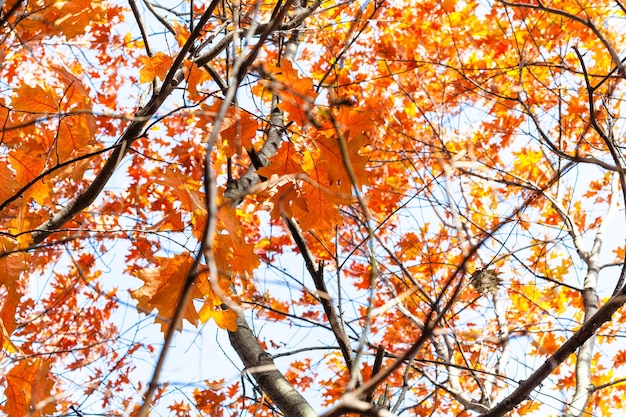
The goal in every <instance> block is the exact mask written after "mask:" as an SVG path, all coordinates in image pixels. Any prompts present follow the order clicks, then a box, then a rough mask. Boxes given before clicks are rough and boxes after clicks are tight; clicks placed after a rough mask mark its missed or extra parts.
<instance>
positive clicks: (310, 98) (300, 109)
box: [270, 61, 317, 126]
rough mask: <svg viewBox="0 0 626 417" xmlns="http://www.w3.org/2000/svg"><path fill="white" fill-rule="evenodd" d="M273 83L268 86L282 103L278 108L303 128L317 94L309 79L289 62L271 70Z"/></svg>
mask: <svg viewBox="0 0 626 417" xmlns="http://www.w3.org/2000/svg"><path fill="white" fill-rule="evenodd" d="M271 72H272V76H273V79H274V80H275V82H272V83H271V84H270V88H271V89H272V90H274V91H275V92H276V93H278V95H279V96H280V98H281V99H282V102H281V103H280V104H279V105H278V107H279V108H281V109H282V110H285V111H286V112H287V113H289V116H290V117H289V120H292V121H294V122H296V123H297V124H298V125H299V126H304V125H305V124H307V122H308V121H309V116H308V113H309V111H310V110H311V108H312V107H313V103H314V101H315V98H316V97H317V92H316V91H315V87H314V86H313V82H312V81H311V79H310V78H303V77H301V76H300V74H299V73H298V71H297V70H296V69H295V68H294V67H293V65H292V64H291V62H290V61H282V62H281V66H280V67H275V68H273V69H272V70H271Z"/></svg>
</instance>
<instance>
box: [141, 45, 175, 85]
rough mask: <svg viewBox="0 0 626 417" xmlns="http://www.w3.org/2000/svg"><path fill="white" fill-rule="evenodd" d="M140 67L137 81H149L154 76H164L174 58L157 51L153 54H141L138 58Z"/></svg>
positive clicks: (162, 77)
mask: <svg viewBox="0 0 626 417" xmlns="http://www.w3.org/2000/svg"><path fill="white" fill-rule="evenodd" d="M139 62H140V63H141V65H142V66H141V69H140V70H139V82H140V83H151V82H152V81H154V79H155V78H156V77H159V78H160V79H161V80H163V79H164V78H165V75H166V74H167V71H169V69H170V68H171V67H172V62H174V58H172V57H171V56H169V55H166V54H164V53H163V52H157V53H156V54H155V55H154V56H142V57H140V58H139Z"/></svg>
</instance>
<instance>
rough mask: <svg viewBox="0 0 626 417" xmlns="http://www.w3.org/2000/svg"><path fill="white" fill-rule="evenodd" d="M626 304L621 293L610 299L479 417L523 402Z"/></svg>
mask: <svg viewBox="0 0 626 417" xmlns="http://www.w3.org/2000/svg"><path fill="white" fill-rule="evenodd" d="M624 303H626V293H624V292H622V293H620V294H618V295H616V296H615V297H613V298H611V299H610V300H609V301H608V302H607V303H606V304H605V305H603V306H602V308H600V309H599V310H598V312H597V313H596V314H594V315H593V317H591V318H590V319H589V321H587V322H586V323H585V324H583V326H582V327H581V328H580V329H579V330H578V331H577V332H576V333H575V334H574V335H573V336H572V337H570V338H569V339H568V340H567V341H566V342H565V343H564V344H563V345H562V346H561V347H560V348H559V349H558V350H557V351H556V352H554V354H553V355H552V356H550V357H549V358H548V359H547V360H546V361H545V362H544V363H543V365H541V366H540V367H539V368H538V369H537V370H536V371H535V372H533V373H532V375H530V377H528V379H527V380H525V381H523V382H522V383H521V384H520V385H519V386H518V387H517V389H516V390H515V391H513V393H511V395H509V396H508V397H506V398H505V399H504V400H502V401H500V403H498V405H496V406H495V407H493V408H492V409H491V410H489V411H487V412H486V413H483V414H481V415H480V417H499V416H503V415H504V414H506V413H508V412H509V411H511V410H513V409H514V408H515V407H516V406H517V405H518V404H519V403H521V402H522V401H524V400H525V399H526V398H528V396H529V395H530V394H531V393H532V391H533V390H534V389H535V388H536V387H537V385H539V384H541V382H542V381H543V380H544V379H546V378H547V377H548V375H550V374H551V373H552V371H554V370H555V369H556V368H557V367H558V366H559V365H560V364H561V363H562V362H563V361H565V359H567V358H568V357H569V355H571V354H572V353H574V352H575V351H576V349H578V348H579V347H580V346H582V344H583V343H585V342H586V341H587V340H588V339H589V338H591V337H592V336H593V335H594V334H595V333H596V332H597V331H598V329H599V328H600V327H601V326H602V325H603V324H604V323H606V322H607V321H609V320H611V316H612V315H613V313H615V312H616V311H617V309H619V308H620V307H621V306H623V305H624Z"/></svg>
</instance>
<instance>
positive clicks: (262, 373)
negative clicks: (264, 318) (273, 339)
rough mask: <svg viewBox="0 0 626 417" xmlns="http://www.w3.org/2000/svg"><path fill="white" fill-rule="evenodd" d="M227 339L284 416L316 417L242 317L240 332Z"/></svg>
mask: <svg viewBox="0 0 626 417" xmlns="http://www.w3.org/2000/svg"><path fill="white" fill-rule="evenodd" d="M228 337H229V339H230V343H231V345H232V346H233V348H234V349H235V351H236V352H237V353H238V354H239V357H240V358H241V360H242V361H243V364H244V365H245V367H246V372H247V373H249V374H250V375H252V376H253V377H254V379H255V380H256V381H257V383H258V384H259V387H260V388H261V390H262V391H263V392H264V393H265V394H266V395H267V396H268V397H269V398H270V399H271V400H272V402H273V403H274V404H276V406H277V407H278V408H279V409H280V410H281V411H282V412H283V413H284V415H285V416H287V417H317V413H316V412H315V411H314V410H313V408H312V407H311V406H310V405H309V403H308V402H307V401H306V400H305V399H304V397H303V396H302V395H300V393H299V392H298V391H297V390H296V389H295V388H294V387H293V386H292V385H291V384H290V383H289V381H287V379H286V378H285V376H284V375H283V374H282V373H281V372H280V371H279V370H278V369H277V368H276V365H275V364H274V361H273V360H272V358H271V356H270V355H269V354H268V353H267V352H265V351H264V350H263V348H262V347H261V345H260V344H259V341H258V340H257V338H256V337H255V336H254V334H253V333H252V330H250V327H249V326H248V323H246V321H245V320H244V319H243V318H241V317H239V318H238V319H237V331H235V332H229V333H228Z"/></svg>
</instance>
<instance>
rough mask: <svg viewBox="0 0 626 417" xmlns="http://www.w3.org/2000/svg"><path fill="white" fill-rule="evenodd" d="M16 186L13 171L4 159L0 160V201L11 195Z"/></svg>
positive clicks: (17, 185)
mask: <svg viewBox="0 0 626 417" xmlns="http://www.w3.org/2000/svg"><path fill="white" fill-rule="evenodd" d="M18 187H19V184H18V182H17V181H16V180H15V173H14V172H13V171H11V169H10V168H9V167H8V166H7V165H6V161H2V162H0V203H3V202H5V201H6V200H7V199H8V198H10V197H12V196H13V194H14V193H15V191H17V189H18Z"/></svg>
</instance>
